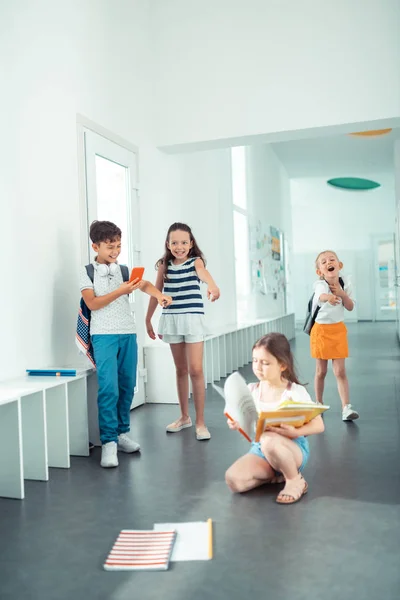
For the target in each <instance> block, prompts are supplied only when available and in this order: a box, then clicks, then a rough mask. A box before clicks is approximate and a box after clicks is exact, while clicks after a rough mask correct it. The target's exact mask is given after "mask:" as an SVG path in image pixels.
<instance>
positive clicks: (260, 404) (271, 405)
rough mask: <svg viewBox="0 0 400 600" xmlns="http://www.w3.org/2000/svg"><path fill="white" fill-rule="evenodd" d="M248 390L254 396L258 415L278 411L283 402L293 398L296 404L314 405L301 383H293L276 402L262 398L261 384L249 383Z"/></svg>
mask: <svg viewBox="0 0 400 600" xmlns="http://www.w3.org/2000/svg"><path fill="white" fill-rule="evenodd" d="M248 388H249V390H250V392H251V394H252V396H253V399H254V404H255V405H256V409H257V412H258V413H261V412H263V411H264V412H267V411H270V410H276V409H277V408H278V406H279V405H280V403H281V402H283V401H284V400H287V399H289V398H291V399H292V400H294V401H295V402H302V403H309V402H311V403H313V401H312V399H311V396H310V394H309V393H308V392H307V390H306V388H305V387H304V386H302V385H300V384H299V383H292V384H291V386H290V387H289V386H288V387H287V388H286V389H284V390H283V392H282V395H281V396H280V398H279V397H278V398H277V399H276V401H275V402H265V401H264V400H263V398H262V393H261V392H262V386H261V382H258V383H249V385H248Z"/></svg>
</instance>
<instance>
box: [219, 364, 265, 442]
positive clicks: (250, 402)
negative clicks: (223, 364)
mask: <svg viewBox="0 0 400 600" xmlns="http://www.w3.org/2000/svg"><path fill="white" fill-rule="evenodd" d="M224 396H225V411H224V412H225V414H226V415H227V416H228V415H229V417H230V418H231V419H233V420H234V421H237V422H238V423H239V425H240V428H241V430H242V431H241V433H243V434H245V437H246V438H247V439H248V441H251V440H252V439H253V437H254V424H255V423H256V421H257V416H258V413H257V409H256V406H255V403H254V399H253V396H252V394H251V392H250V390H249V388H248V387H247V385H246V382H245V380H244V379H243V377H242V376H241V375H240V374H239V373H232V375H230V376H229V377H228V379H227V380H226V382H225V386H224Z"/></svg>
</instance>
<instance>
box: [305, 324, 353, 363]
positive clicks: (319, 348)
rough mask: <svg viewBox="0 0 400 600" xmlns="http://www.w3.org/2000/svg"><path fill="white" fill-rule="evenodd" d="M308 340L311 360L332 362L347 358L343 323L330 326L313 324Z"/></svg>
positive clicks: (347, 352) (345, 333)
mask: <svg viewBox="0 0 400 600" xmlns="http://www.w3.org/2000/svg"><path fill="white" fill-rule="evenodd" d="M310 340H311V341H310V343H311V356H312V357H313V358H320V359H322V360H332V359H334V358H347V357H348V356H349V347H348V344H347V329H346V325H345V324H344V323H343V321H342V322H341V323H332V324H330V325H322V324H321V323H314V326H313V328H312V329H311V336H310Z"/></svg>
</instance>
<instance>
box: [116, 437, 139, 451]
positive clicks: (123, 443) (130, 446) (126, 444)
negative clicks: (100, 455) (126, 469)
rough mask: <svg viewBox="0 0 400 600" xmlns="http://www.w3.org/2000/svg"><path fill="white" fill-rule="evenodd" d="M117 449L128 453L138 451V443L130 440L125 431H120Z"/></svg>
mask: <svg viewBox="0 0 400 600" xmlns="http://www.w3.org/2000/svg"><path fill="white" fill-rule="evenodd" d="M118 450H121V452H128V453H132V452H139V450H140V444H137V443H136V442H134V441H133V440H131V438H130V437H129V436H127V435H126V433H120V435H119V436H118Z"/></svg>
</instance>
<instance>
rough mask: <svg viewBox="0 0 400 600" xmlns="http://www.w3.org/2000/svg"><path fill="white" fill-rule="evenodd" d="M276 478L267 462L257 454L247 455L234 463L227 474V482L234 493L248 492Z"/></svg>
mask: <svg viewBox="0 0 400 600" xmlns="http://www.w3.org/2000/svg"><path fill="white" fill-rule="evenodd" d="M274 477H275V472H274V470H273V468H272V467H271V465H269V464H268V463H267V461H266V460H264V459H263V458H261V457H260V456H256V455H255V454H245V455H244V456H242V457H241V458H239V459H238V460H237V461H236V462H234V463H233V465H232V466H231V467H229V469H228V470H227V472H226V473H225V481H226V483H227V485H228V487H229V489H230V490H231V491H232V492H237V493H242V492H248V491H249V490H252V489H254V488H256V487H259V486H260V485H263V484H264V483H268V482H270V481H271V480H273V479H274Z"/></svg>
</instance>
